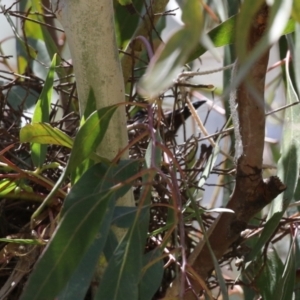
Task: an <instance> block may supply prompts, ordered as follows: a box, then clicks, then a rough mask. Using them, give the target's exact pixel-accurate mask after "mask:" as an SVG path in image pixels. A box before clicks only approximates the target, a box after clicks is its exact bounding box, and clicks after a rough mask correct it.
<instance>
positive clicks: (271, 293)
mask: <svg viewBox="0 0 300 300" xmlns="http://www.w3.org/2000/svg"><path fill="white" fill-rule="evenodd" d="M282 272H283V264H282V262H281V259H280V257H279V256H278V254H277V252H276V250H275V249H271V250H269V251H268V252H267V254H266V261H264V258H263V255H259V256H258V257H257V260H255V261H253V263H252V265H251V267H250V268H248V269H247V274H248V276H249V275H250V274H251V275H250V276H251V277H252V278H255V277H257V276H258V275H259V276H258V278H257V279H256V282H255V283H256V285H257V287H258V290H259V293H260V295H261V296H262V298H263V299H275V296H276V290H277V287H278V282H279V281H280V279H281V275H282ZM287 299H288V298H287ZM289 299H291V298H289Z"/></svg>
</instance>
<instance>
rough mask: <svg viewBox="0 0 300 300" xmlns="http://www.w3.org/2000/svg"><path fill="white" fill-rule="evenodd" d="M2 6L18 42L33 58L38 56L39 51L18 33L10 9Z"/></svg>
mask: <svg viewBox="0 0 300 300" xmlns="http://www.w3.org/2000/svg"><path fill="white" fill-rule="evenodd" d="M1 8H2V11H3V12H4V15H5V17H6V19H7V21H8V23H9V25H10V26H11V29H12V31H13V33H14V35H15V37H16V38H17V42H18V44H19V45H21V47H22V49H23V50H24V51H27V52H28V53H29V55H30V56H31V57H32V58H36V56H37V52H36V51H35V49H34V48H32V47H31V46H30V45H28V44H27V43H26V42H25V41H24V40H23V39H22V38H21V36H20V35H19V33H18V30H17V28H16V26H15V24H14V21H13V20H12V19H11V17H10V15H9V12H8V10H6V9H5V8H4V7H3V6H2V7H1Z"/></svg>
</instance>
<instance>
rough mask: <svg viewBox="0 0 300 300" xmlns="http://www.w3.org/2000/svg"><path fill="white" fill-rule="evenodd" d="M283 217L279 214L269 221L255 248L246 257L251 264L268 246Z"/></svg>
mask: <svg viewBox="0 0 300 300" xmlns="http://www.w3.org/2000/svg"><path fill="white" fill-rule="evenodd" d="M281 216H282V214H281V213H279V212H278V213H276V214H274V215H273V216H272V217H271V218H270V219H269V220H268V221H267V223H266V225H265V226H264V229H263V231H262V233H261V235H260V237H259V239H258V241H257V242H256V243H255V246H253V248H252V250H251V252H250V253H249V254H248V255H247V257H246V261H247V262H251V261H252V260H254V259H255V257H256V256H258V255H260V253H261V249H262V247H264V245H266V243H267V242H268V241H269V240H270V238H271V236H272V235H273V233H274V231H275V229H276V228H277V227H278V224H279V222H280V220H281ZM248 265H249V264H248ZM246 267H247V266H246Z"/></svg>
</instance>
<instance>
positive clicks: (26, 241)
mask: <svg viewBox="0 0 300 300" xmlns="http://www.w3.org/2000/svg"><path fill="white" fill-rule="evenodd" d="M0 242H3V243H12V244H24V245H44V244H45V242H43V241H40V240H33V239H6V238H0Z"/></svg>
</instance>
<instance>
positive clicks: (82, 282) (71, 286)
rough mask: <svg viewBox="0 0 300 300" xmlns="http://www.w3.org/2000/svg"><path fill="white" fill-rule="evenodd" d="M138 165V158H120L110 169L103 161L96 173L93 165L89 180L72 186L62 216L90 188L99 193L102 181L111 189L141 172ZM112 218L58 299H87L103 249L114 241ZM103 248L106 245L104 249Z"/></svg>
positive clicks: (124, 190) (119, 192)
mask: <svg viewBox="0 0 300 300" xmlns="http://www.w3.org/2000/svg"><path fill="white" fill-rule="evenodd" d="M138 165H139V164H138V162H137V161H120V163H119V164H118V166H116V167H112V168H109V169H107V167H105V166H104V165H103V164H101V165H98V166H97V169H96V171H97V173H96V174H95V168H93V171H88V172H87V173H88V174H89V178H88V177H86V176H87V175H85V176H84V178H87V180H79V181H78V183H77V184H76V185H74V187H73V188H72V190H71V192H70V195H69V197H67V199H66V201H65V203H64V207H63V212H62V215H63V214H65V213H66V211H68V210H69V209H70V208H71V207H72V206H73V205H75V204H76V203H77V202H78V201H79V200H80V198H81V197H84V196H85V193H86V190H89V191H90V192H91V193H93V192H96V190H97V189H96V188H95V187H97V186H98V185H99V182H101V183H102V186H101V189H103V190H107V189H109V188H111V187H113V185H115V184H117V183H118V182H121V181H124V180H126V179H128V178H130V177H132V176H133V175H135V174H136V172H137V171H138ZM88 179H89V180H88ZM129 186H130V185H128V184H127V185H126V187H125V189H124V188H121V189H119V190H117V191H116V196H118V195H119V196H122V194H123V193H124V192H126V190H127V189H128V187H129ZM122 189H123V190H122ZM113 214H115V209H114V210H113ZM111 219H112V218H111V216H110V217H109V218H106V219H105V220H106V221H105V223H103V225H102V226H101V228H100V230H99V231H98V234H97V236H98V237H99V238H96V239H95V240H94V242H93V244H92V245H91V246H90V248H89V249H88V250H87V252H86V254H85V255H84V256H83V258H82V259H81V261H80V263H79V265H78V267H77V268H76V270H75V271H74V272H73V274H72V277H71V278H70V280H69V281H68V284H67V286H66V287H65V288H64V290H63V291H62V292H61V293H60V295H59V297H58V300H64V299H65V300H67V299H72V300H75V299H76V300H79V299H84V297H85V294H86V292H87V290H88V288H89V285H90V282H91V280H92V277H93V275H94V269H95V266H96V265H97V262H98V260H99V256H100V254H101V252H102V250H105V248H107V243H108V242H110V243H111V234H112V233H111V232H110V230H109V228H110V226H111V221H112V220H111ZM107 232H110V233H109V236H108V239H109V240H108V241H106V237H107ZM103 247H105V248H104V249H103ZM112 252H113V251H112ZM112 252H111V253H112Z"/></svg>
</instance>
